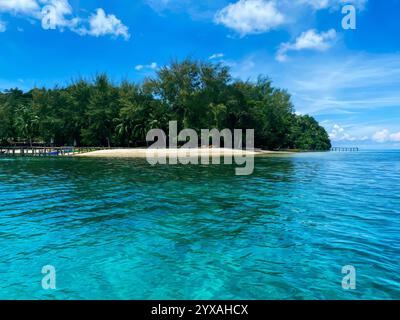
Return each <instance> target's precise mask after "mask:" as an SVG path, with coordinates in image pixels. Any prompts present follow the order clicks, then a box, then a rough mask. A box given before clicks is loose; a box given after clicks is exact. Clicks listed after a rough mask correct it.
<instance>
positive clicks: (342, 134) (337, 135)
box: [329, 124, 367, 141]
mask: <svg viewBox="0 0 400 320" xmlns="http://www.w3.org/2000/svg"><path fill="white" fill-rule="evenodd" d="M329 138H331V139H332V140H334V141H356V140H366V139H367V137H363V138H361V139H358V138H356V137H354V136H352V135H350V134H349V133H347V132H346V131H345V129H344V128H343V127H342V126H340V125H338V124H335V125H334V126H333V128H332V131H331V132H330V133H329Z"/></svg>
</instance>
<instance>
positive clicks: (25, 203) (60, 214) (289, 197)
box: [0, 152, 400, 299]
mask: <svg viewBox="0 0 400 320" xmlns="http://www.w3.org/2000/svg"><path fill="white" fill-rule="evenodd" d="M399 186H400V152H360V153H326V154H303V155H295V156H290V157H274V158H257V160H256V168H255V172H254V174H253V175H252V176H248V177H238V176H235V175H234V167H233V166H225V165H220V166H157V167H151V166H150V165H148V164H147V163H146V162H145V161H144V160H127V159H124V160H122V159H121V160H117V159H102V160H100V159H75V158H74V159H72V158H71V159H65V158H64V159H41V158H35V159H34V158H31V159H22V158H13V159H5V158H0V240H1V246H0V298H1V299H47V298H50V299H393V298H397V299H399V298H400V264H399V254H400V193H399ZM47 264H51V265H53V266H55V268H56V271H57V290H55V291H45V290H43V289H42V288H41V279H42V274H41V269H42V266H44V265H47ZM349 264H350V265H354V266H355V267H356V269H357V289H356V290H354V291H345V290H343V289H342V288H341V281H342V277H343V275H342V274H341V268H342V266H344V265H349Z"/></svg>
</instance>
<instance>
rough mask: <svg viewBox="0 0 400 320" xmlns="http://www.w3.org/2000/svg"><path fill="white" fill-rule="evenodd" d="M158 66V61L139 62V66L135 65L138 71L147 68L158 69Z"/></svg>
mask: <svg viewBox="0 0 400 320" xmlns="http://www.w3.org/2000/svg"><path fill="white" fill-rule="evenodd" d="M157 68H158V64H157V62H152V63H150V64H146V65H143V64H138V65H137V66H135V70H136V71H142V70H146V69H147V70H157Z"/></svg>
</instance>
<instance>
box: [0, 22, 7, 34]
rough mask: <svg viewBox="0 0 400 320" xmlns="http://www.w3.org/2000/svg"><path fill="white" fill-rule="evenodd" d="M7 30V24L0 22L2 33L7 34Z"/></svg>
mask: <svg viewBox="0 0 400 320" xmlns="http://www.w3.org/2000/svg"><path fill="white" fill-rule="evenodd" d="M6 30H7V26H6V23H5V22H4V21H1V20H0V32H5V31H6Z"/></svg>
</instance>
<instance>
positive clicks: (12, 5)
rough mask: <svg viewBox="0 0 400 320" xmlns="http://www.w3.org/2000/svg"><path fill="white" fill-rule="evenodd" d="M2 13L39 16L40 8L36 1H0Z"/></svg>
mask: <svg viewBox="0 0 400 320" xmlns="http://www.w3.org/2000/svg"><path fill="white" fill-rule="evenodd" d="M0 12H9V13H12V14H23V15H29V16H37V15H38V14H39V12H40V8H39V5H38V3H37V1H36V0H0Z"/></svg>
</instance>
